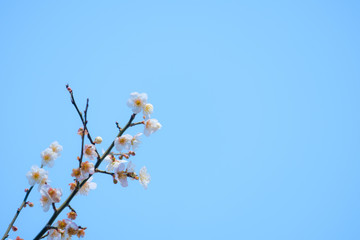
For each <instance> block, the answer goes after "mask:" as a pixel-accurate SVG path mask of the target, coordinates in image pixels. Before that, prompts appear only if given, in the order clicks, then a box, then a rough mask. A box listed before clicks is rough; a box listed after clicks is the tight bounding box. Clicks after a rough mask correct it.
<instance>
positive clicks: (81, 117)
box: [66, 85, 100, 160]
mask: <svg viewBox="0 0 360 240" xmlns="http://www.w3.org/2000/svg"><path fill="white" fill-rule="evenodd" d="M66 89H67V90H68V91H69V93H70V97H71V103H72V104H73V105H74V107H75V109H76V111H77V113H78V114H79V117H80V119H81V122H82V123H83V125H84V124H85V120H84V118H83V115H82V114H81V112H80V110H79V108H78V106H77V104H76V102H75V99H74V93H73V91H72V90H71V88H70V87H69V85H66ZM69 89H70V90H69ZM84 131H87V132H88V134H87V136H88V139H89V141H90V143H91V144H93V145H95V143H94V141H93V140H92V138H91V135H90V131H89V129H88V128H87V127H86V128H84ZM95 152H96V153H97V155H98V157H97V158H98V160H99V159H100V155H99V153H98V152H97V150H96V148H95Z"/></svg>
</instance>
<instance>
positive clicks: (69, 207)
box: [68, 204, 76, 213]
mask: <svg viewBox="0 0 360 240" xmlns="http://www.w3.org/2000/svg"><path fill="white" fill-rule="evenodd" d="M68 208H70V210H71V211H73V212H74V213H76V211H75V210H74V209H73V208H72V207H71V206H70V204H69V205H68Z"/></svg>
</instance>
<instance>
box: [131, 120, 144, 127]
mask: <svg viewBox="0 0 360 240" xmlns="http://www.w3.org/2000/svg"><path fill="white" fill-rule="evenodd" d="M140 124H145V122H144V121H141V122H137V123H132V124H130V127H133V126H136V125H140Z"/></svg>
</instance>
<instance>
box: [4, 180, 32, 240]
mask: <svg viewBox="0 0 360 240" xmlns="http://www.w3.org/2000/svg"><path fill="white" fill-rule="evenodd" d="M33 188H34V186H31V188H30V189H29V190H27V191H26V194H25V198H24V200H23V201H22V203H21V205H20V207H19V208H18V209H17V211H16V213H15V216H14V218H13V219H12V221H11V222H10V224H9V227H8V228H7V229H6V232H5V234H4V236H3V237H2V239H1V240H4V239H6V238H7V237H8V236H9V232H10V229H11V228H12V226H13V225H14V223H15V220H16V219H17V217H18V216H19V214H20V212H21V210H22V209H23V208H24V206H25V205H26V200H27V198H28V197H29V194H30V192H31V190H32V189H33Z"/></svg>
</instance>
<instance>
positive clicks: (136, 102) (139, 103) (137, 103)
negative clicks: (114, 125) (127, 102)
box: [134, 99, 141, 107]
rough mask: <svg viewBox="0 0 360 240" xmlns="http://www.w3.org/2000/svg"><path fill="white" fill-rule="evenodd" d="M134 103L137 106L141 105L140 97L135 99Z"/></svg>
mask: <svg viewBox="0 0 360 240" xmlns="http://www.w3.org/2000/svg"><path fill="white" fill-rule="evenodd" d="M134 103H135V106H137V107H140V106H141V100H140V99H136V100H135V102H134Z"/></svg>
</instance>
